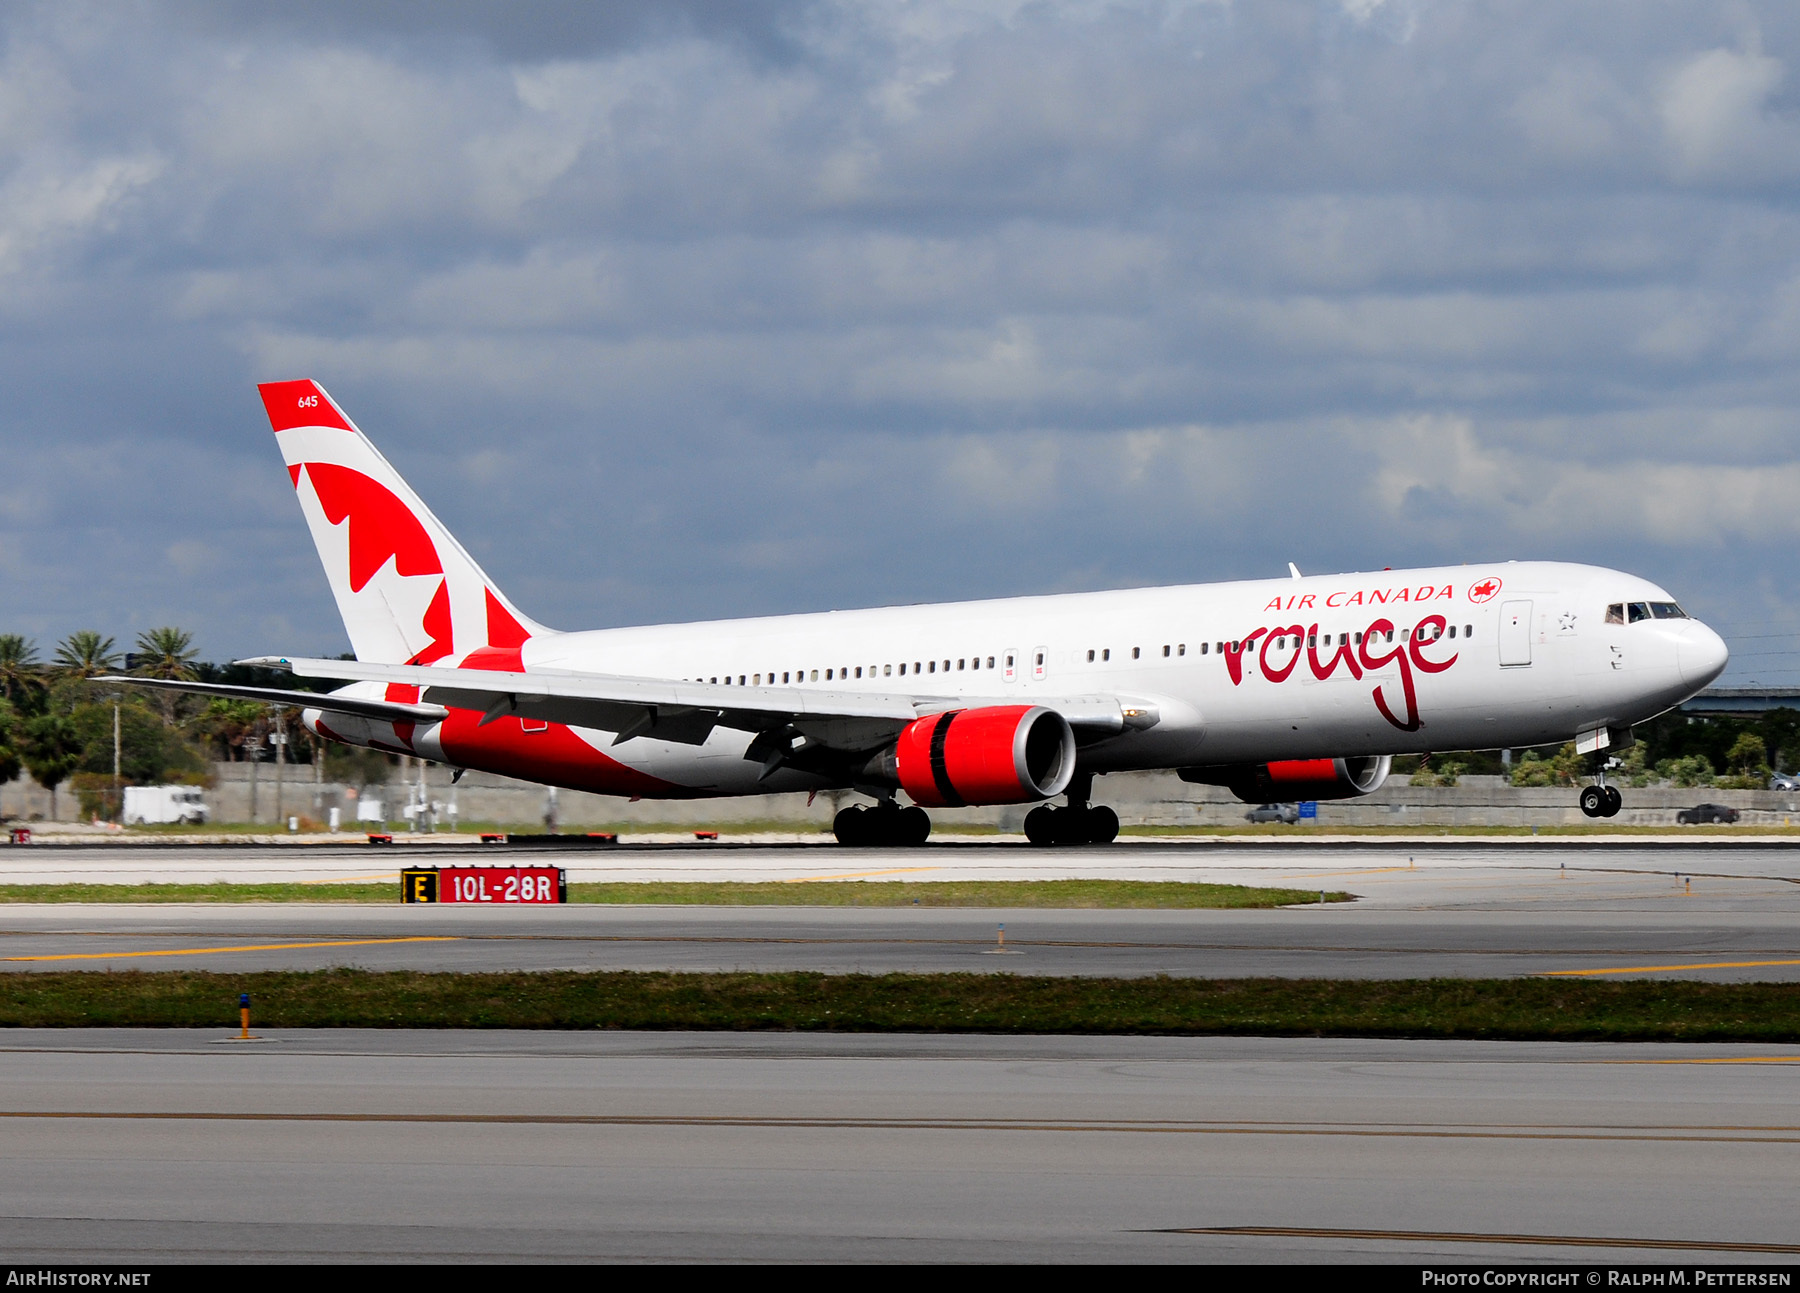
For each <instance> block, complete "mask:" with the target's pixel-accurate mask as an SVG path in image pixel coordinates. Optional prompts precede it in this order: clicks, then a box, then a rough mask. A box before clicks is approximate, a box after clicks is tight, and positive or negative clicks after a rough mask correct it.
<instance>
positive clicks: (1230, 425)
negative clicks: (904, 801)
mask: <svg viewBox="0 0 1800 1293" xmlns="http://www.w3.org/2000/svg"><path fill="white" fill-rule="evenodd" d="M271 10H277V12H276V13H275V15H274V16H271V14H270V12H269V11H271ZM1797 359H1800V6H1796V5H1794V4H1792V3H1791V0H1788V2H1786V3H1777V2H1771V3H1766V4H1757V3H1730V2H1726V3H1721V2H1720V0H1694V2H1688V0H1655V2H1654V3H1628V2H1627V0H1613V2H1610V3H1584V2H1583V0H1556V2H1555V3H1552V2H1550V0H1544V2H1543V3H1506V2H1505V0H1490V2H1487V3H1481V4H1476V3H1467V2H1462V0H1293V2H1291V3H1283V2H1282V0H1256V3H1226V2H1221V0H1197V2H1180V0H1169V2H1167V3H1125V2H1121V3H1090V2H1086V0H1081V2H1071V3H1054V2H1049V3H1015V2H1013V0H984V2H979V3H976V2H971V3H936V2H924V3H898V2H896V3H887V4H868V3H832V2H830V0H818V2H811V0H808V2H801V3H786V2H784V0H716V2H714V0H686V2H685V3H675V2H673V0H657V2H656V3H654V4H645V5H643V6H641V7H638V6H634V5H632V4H629V3H620V2H615V3H609V4H607V5H575V4H567V5H558V6H552V5H548V4H546V5H541V6H531V5H526V6H520V5H506V6H502V5H485V4H478V3H469V2H457V0H438V2H437V3H431V4H410V3H406V4H403V3H394V2H388V3H383V2H381V0H360V2H359V3H343V4H339V3H323V2H317V0H315V2H312V3H308V2H305V0H290V2H289V3H286V4H284V5H281V6H279V7H276V6H266V5H262V4H252V3H248V0H245V2H244V3H236V4H233V3H227V2H222V0H221V2H214V3H201V2H199V0H194V2H192V3H179V2H175V0H171V2H170V3H167V4H153V3H141V4H122V3H108V4H103V5H86V4H83V3H79V2H78V0H75V2H72V0H57V3H52V4H42V5H36V4H31V3H27V2H23V0H15V2H14V3H10V4H8V5H6V6H4V7H0V392H3V394H4V399H3V401H0V452H3V454H4V457H3V459H0V473H3V474H0V631H6V630H9V629H10V630H14V631H24V632H27V633H31V634H33V635H35V636H37V637H38V638H39V639H40V643H41V644H42V645H44V646H46V647H47V646H48V645H50V644H51V643H53V641H54V640H55V639H56V638H58V637H60V636H61V635H62V634H64V633H66V632H68V631H69V630H70V629H73V628H79V627H96V628H100V629H103V630H105V631H107V632H110V633H114V634H116V635H118V636H120V637H121V638H122V639H123V638H128V637H130V636H131V635H133V634H135V633H136V632H137V631H139V630H141V629H143V628H146V627H150V626H154V625H158V624H164V623H175V624H180V625H184V626H187V627H190V628H193V629H194V630H195V631H196V632H197V634H198V636H199V641H200V645H201V647H202V649H203V654H205V655H206V656H207V657H209V658H214V659H223V658H228V657H230V656H233V655H243V654H250V653H261V652H266V651H272V650H279V651H284V652H292V653H324V652H335V651H337V650H341V649H343V647H344V639H343V634H342V630H341V628H340V627H339V625H338V621H337V617H336V615H335V613H334V611H333V608H332V605H331V601H330V597H329V594H328V592H327V590H326V587H325V582H324V579H323V576H322V575H321V573H320V571H319V570H318V567H317V563H316V559H315V557H314V555H313V552H312V547H311V544H310V542H309V540H308V538H307V535H306V532H305V529H304V526H303V523H302V521H301V517H300V513H299V509H298V507H297V506H296V505H295V503H294V500H293V497H292V492H291V490H290V488H289V486H288V482H287V479H286V476H285V474H284V473H283V472H282V470H281V469H280V465H279V461H278V459H277V456H276V453H275V449H274V446H273V444H272V443H271V438H270V436H269V433H268V430H267V424H266V422H265V420H264V419H263V415H262V412H261V407H260V405H259V403H258V401H257V399H256V394H255V390H254V383H255V382H257V381H259V380H273V379H282V378H292V377H301V376H310V377H314V378H317V379H318V380H319V381H321V382H322V383H324V385H325V386H326V387H327V389H329V390H330V391H331V392H332V394H333V395H334V396H335V397H336V398H337V399H338V401H339V402H340V403H341V404H343V405H344V406H345V408H346V409H347V410H348V411H349V412H350V414H351V416H353V417H354V418H356V419H357V420H358V422H359V423H361V425H362V426H363V427H364V429H365V430H367V431H368V432H369V433H370V435H371V436H372V437H373V438H374V439H375V440H376V442H377V443H378V444H380V445H381V446H382V448H383V450H384V451H385V452H386V453H387V455H388V457H389V458H390V459H392V460H393V461H394V463H395V464H396V466H398V467H399V469H400V470H401V471H402V472H403V473H404V474H406V476H407V477H408V478H409V479H410V480H411V481H412V482H413V484H414V485H415V486H416V487H417V488H418V489H419V490H420V492H421V493H422V494H424V496H425V497H426V498H427V499H428V500H429V501H431V503H432V504H433V506H434V507H435V508H436V510H437V511H438V512H439V514H440V515H441V516H442V517H443V518H444V519H445V520H446V521H447V522H448V523H449V524H450V526H451V527H452V528H453V529H454V530H456V531H457V533H458V534H459V535H460V536H461V537H462V538H463V540H464V542H465V543H466V544H467V545H468V546H469V548H470V549H471V550H472V551H474V552H475V553H476V554H477V556H478V557H479V558H480V559H481V560H482V562H483V563H484V564H485V565H486V566H487V567H488V569H489V571H490V573H491V574H492V575H493V576H494V577H495V578H496V579H497V580H498V581H499V582H500V584H501V585H502V586H503V587H505V588H506V589H507V591H508V592H509V593H510V594H511V595H512V596H513V598H514V599H515V600H516V601H518V602H519V603H520V604H521V605H522V606H523V607H524V608H525V609H526V610H527V611H529V612H530V613H531V614H532V615H534V616H536V617H537V618H539V619H542V620H543V621H545V622H546V623H550V624H553V625H557V626H561V627H594V626H600V625H611V624H628V623H643V622H654V621H658V620H665V619H687V618H696V617H702V616H711V615H729V614H744V613H771V612H781V611H798V610H812V609H819V608H826V607H836V606H855V605H870V604H880V603H889V602H905V601H921V600H937V599H943V598H957V597H976V596H990V595H1002V594H1014V593H1032V592H1044V591H1058V590H1072V589H1089V588H1100V587H1108V586H1118V585H1131V584H1149V583H1166V582H1185V581H1198V580H1210V579H1226V578H1241V577H1251V576H1267V575H1277V574H1280V573H1282V572H1283V571H1284V569H1285V563H1286V562H1287V561H1290V560H1292V561H1295V562H1297V563H1298V564H1299V565H1300V566H1301V568H1302V569H1305V570H1308V571H1315V570H1316V571H1324V570H1333V569H1338V570H1343V569H1360V568H1370V567H1377V568H1378V567H1381V566H1400V565H1411V564H1424V563H1430V562H1462V561H1468V562H1473V563H1481V564H1486V563H1491V562H1494V561H1498V560H1504V559H1507V558H1513V557H1517V558H1532V557H1543V558H1560V559H1569V560H1581V561H1594V562H1600V563H1604V564H1609V565H1615V566H1619V567H1623V568H1625V569H1628V570H1632V571H1635V572H1638V573H1641V574H1644V575H1646V576H1648V577H1650V578H1653V579H1656V580H1658V581H1659V582H1661V583H1663V584H1665V585H1666V586H1667V587H1669V588H1670V589H1671V590H1673V591H1674V592H1675V593H1676V595H1677V596H1679V597H1680V598H1681V599H1682V600H1683V601H1684V602H1685V603H1687V604H1688V605H1689V607H1690V608H1691V609H1692V610H1694V611H1695V612H1696V613H1698V614H1700V615H1702V616H1704V617H1706V618H1708V619H1709V620H1711V621H1713V622H1714V623H1715V624H1717V625H1719V626H1720V627H1721V628H1722V629H1723V630H1724V631H1725V632H1726V635H1727V637H1728V638H1729V639H1730V640H1731V641H1732V642H1733V645H1734V649H1735V651H1736V658H1735V660H1734V663H1733V667H1732V671H1731V673H1730V674H1729V675H1728V677H1727V679H1726V681H1728V682H1738V683H1747V682H1752V681H1758V682H1768V683H1776V682H1785V683H1794V682H1800V657H1796V656H1795V655H1794V654H1793V653H1792V646H1791V644H1792V642H1793V639H1794V634H1795V632H1796V630H1797V629H1800V613H1797V611H1796V609H1795V607H1796V603H1795V585H1796V573H1797V565H1800V368H1797V366H1796V360H1797Z"/></svg>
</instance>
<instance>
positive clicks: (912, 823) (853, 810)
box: [831, 799, 931, 848]
mask: <svg viewBox="0 0 1800 1293" xmlns="http://www.w3.org/2000/svg"><path fill="white" fill-rule="evenodd" d="M831 832H832V834H834V835H836V836H837V840H838V843H839V844H849V845H854V846H857V847H861V848H910V847H915V846H917V845H920V844H923V843H924V842H925V841H926V840H927V839H929V838H931V815H930V814H929V813H927V812H926V811H925V810H924V809H923V808H920V807H919V806H918V805H917V804H914V805H913V806H912V807H910V808H902V807H900V806H899V805H898V804H896V803H895V802H894V801H893V800H892V799H884V800H882V801H881V802H880V803H878V804H876V805H875V806H874V807H873V808H864V807H862V806H861V805H860V804H853V805H851V806H850V807H849V808H846V809H844V810H842V811H841V812H839V813H838V815H837V816H836V817H834V818H833V819H832V821H831Z"/></svg>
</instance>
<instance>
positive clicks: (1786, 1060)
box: [1594, 1055, 1800, 1064]
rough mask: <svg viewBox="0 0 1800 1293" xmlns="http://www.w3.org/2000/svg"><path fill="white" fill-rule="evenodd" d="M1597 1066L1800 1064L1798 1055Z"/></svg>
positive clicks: (1623, 1062)
mask: <svg viewBox="0 0 1800 1293" xmlns="http://www.w3.org/2000/svg"><path fill="white" fill-rule="evenodd" d="M1594 1062H1595V1063H1597V1064H1800V1055H1722V1056H1717V1057H1715V1058H1712V1059H1704V1060H1596V1061H1594Z"/></svg>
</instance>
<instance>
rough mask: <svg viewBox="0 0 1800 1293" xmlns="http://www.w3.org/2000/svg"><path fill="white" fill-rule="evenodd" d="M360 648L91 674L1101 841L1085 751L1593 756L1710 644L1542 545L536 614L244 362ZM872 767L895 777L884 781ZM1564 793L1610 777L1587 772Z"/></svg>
mask: <svg viewBox="0 0 1800 1293" xmlns="http://www.w3.org/2000/svg"><path fill="white" fill-rule="evenodd" d="M259 389H260V390H261V392H262V397H263V402H264V404H265V406H266V407H267V409H268V412H269V418H270V421H271V423H272V425H273V426H274V429H275V434H276V440H277V442H278V443H279V444H280V446H281V453H282V457H283V458H284V459H285V460H286V462H287V468H288V475H289V476H290V477H291V478H292V480H293V483H294V488H295V490H296V492H297V493H298V495H299V499H300V509H301V511H302V512H303V513H304V514H305V516H306V522H307V525H308V526H309V527H310V528H311V530H312V536H313V541H314V543H315V544H317V546H318V550H319V556H320V558H321V559H322V560H323V562H324V564H325V573H326V577H327V578H328V579H329V580H330V583H331V591H332V593H333V595H334V596H335V597H336V598H337V604H338V609H339V611H340V612H341V613H342V615H343V618H344V626H345V628H346V629H347V630H348V632H349V636H350V642H351V645H352V646H353V647H354V648H355V651H356V659H355V661H353V662H352V661H341V660H315V659H289V658H286V657H269V658H263V659H258V660H255V661H247V662H246V663H254V664H264V665H273V666H278V667H280V668H282V669H286V670H289V671H291V672H293V673H294V674H296V675H299V676H301V677H307V678H327V679H337V680H341V681H344V682H346V683H348V685H347V686H344V687H343V688H341V689H340V690H338V691H335V692H332V693H330V694H329V695H322V694H319V693H315V692H300V691H286V690H280V689H274V688H258V687H230V686H220V685H210V684H201V683H172V682H164V683H155V682H151V681H149V680H145V679H114V680H113V681H130V682H138V683H142V684H143V685H146V686H162V687H169V688H174V689H176V690H186V691H195V692H202V693H208V694H220V695H230V696H239V697H247V698H250V699H256V700H265V701H271V702H277V703H282V704H288V705H295V706H299V707H302V708H303V709H304V714H305V717H304V721H305V723H306V726H307V727H308V728H309V729H310V730H312V731H313V732H315V733H317V734H319V735H320V736H325V737H329V738H331V739H333V740H337V741H342V742H345V743H347V744H351V745H364V746H372V747H374V748H376V749H380V750H387V751H390V752H395V753H403V754H412V755H419V756H422V757H424V758H426V759H429V760H433V761H435V762H439V763H444V764H449V765H451V766H453V767H457V768H478V769H483V770H485V771H489V772H497V773H503V774H505V775H507V776H510V777H519V778H523V779H526V780H530V781H537V782H542V783H545V784H548V785H555V786H565V787H571V788H574V789H578V790H588V791H595V792H598V793H601V794H610V795H628V796H632V797H634V798H637V797H642V798H670V799H675V798H704V797H708V796H718V795H749V794H775V793H780V792H784V791H800V790H804V791H817V790H827V789H840V788H853V789H854V790H857V791H860V792H862V793H864V794H867V795H868V796H870V797H871V798H872V799H873V800H874V801H875V803H874V806H873V807H871V808H862V807H854V808H848V809H845V810H844V811H843V812H841V813H840V814H839V815H838V818H837V821H836V823H835V829H836V833H837V837H838V838H839V840H841V841H843V842H845V843H863V844H872V843H891V844H917V843H923V842H924V840H925V838H926V837H927V835H928V834H929V833H930V830H931V821H930V818H929V817H928V815H927V814H926V812H925V811H924V810H925V809H927V808H957V807H962V806H965V805H971V804H1015V803H1034V802H1039V801H1046V800H1051V799H1054V798H1057V797H1059V796H1066V797H1067V806H1066V807H1054V808H1053V807H1050V806H1049V805H1048V804H1044V805H1042V806H1040V807H1039V808H1037V809H1034V810H1033V811H1032V812H1031V813H1030V814H1028V815H1027V817H1026V819H1025V830H1026V834H1027V835H1028V836H1029V837H1030V838H1031V840H1032V842H1033V843H1038V844H1047V843H1104V842H1107V841H1110V840H1111V839H1112V838H1113V837H1114V836H1115V835H1116V834H1117V832H1118V817H1117V815H1116V814H1114V813H1113V812H1112V810H1110V809H1108V808H1105V807H1103V806H1096V805H1091V804H1090V803H1089V799H1090V795H1091V791H1092V786H1093V779H1094V777H1095V776H1096V775H1098V774H1102V773H1107V772H1121V771H1126V770H1130V769H1151V768H1156V769H1175V770H1177V771H1178V772H1179V774H1180V776H1181V777H1182V778H1183V779H1185V780H1188V781H1192V782H1200V783H1206V784H1213V785H1223V786H1228V787H1230V788H1231V789H1232V790H1233V791H1234V792H1235V793H1236V794H1238V795H1239V796H1240V797H1241V798H1243V799H1245V800H1248V801H1258V800H1264V799H1280V800H1303V799H1334V798H1349V797H1353V796H1356V795H1365V794H1368V793H1370V792H1371V791H1373V790H1375V789H1377V788H1378V787H1379V786H1380V785H1381V784H1382V782H1383V780H1385V778H1386V777H1387V775H1388V767H1389V764H1390V762H1391V760H1392V757H1393V756H1394V755H1396V754H1416V753H1423V752H1428V751H1435V750H1467V749H1497V748H1504V747H1519V746H1531V745H1543V744H1549V743H1554V742H1564V741H1568V740H1571V739H1574V740H1575V741H1576V742H1577V743H1578V745H1579V748H1580V749H1581V750H1582V751H1583V752H1586V753H1592V754H1595V755H1596V756H1598V757H1597V758H1596V763H1597V764H1600V763H1602V761H1603V759H1604V757H1605V756H1604V753H1603V752H1604V751H1606V750H1609V749H1614V748H1617V747H1619V746H1621V745H1624V744H1627V743H1629V741H1630V739H1631V736H1630V733H1631V725H1632V724H1633V723H1638V722H1642V721H1644V720H1646V719H1649V718H1651V717H1653V716H1655V715H1657V714H1659V713H1662V712H1663V711H1664V710H1667V709H1669V708H1670V707H1672V706H1674V705H1677V704H1679V703H1680V702H1681V701H1683V700H1685V699H1687V698H1688V697H1689V696H1692V695H1693V694H1694V693H1695V692H1697V691H1699V690H1700V689H1701V688H1703V687H1705V686H1706V685H1707V684H1708V683H1710V682H1711V681H1712V680H1713V679H1714V678H1716V677H1718V675H1719V673H1720V672H1721V671H1722V670H1723V669H1724V667H1725V662H1726V659H1727V652H1726V648H1725V644H1724V642H1723V641H1722V640H1721V639H1720V637H1719V635H1718V634H1717V633H1714V632H1713V631H1712V630H1711V629H1710V628H1708V627H1706V626H1705V625H1704V624H1701V623H1700V622H1698V621H1697V620H1694V619H1691V618H1689V617H1688V616H1687V615H1686V614H1684V613H1683V611H1682V610H1681V608H1680V607H1679V606H1678V605H1677V604H1676V601H1675V599H1674V598H1673V597H1672V596H1670V595H1669V593H1667V592H1665V591H1664V590H1663V589H1661V588H1659V587H1657V586H1656V585H1655V584H1652V583H1649V582H1648V581H1646V580H1643V579H1640V578H1638V577H1637V576H1635V575H1627V574H1622V573H1620V572H1619V571H1616V570H1606V569H1602V568H1600V567H1596V566H1582V565H1571V564H1564V563H1559V562H1535V561H1534V562H1502V563H1498V564H1495V565H1488V566H1462V567H1448V568H1431V569H1421V570H1382V571H1375V572H1368V573H1361V574H1343V575H1326V576H1311V577H1304V578H1303V577H1301V575H1300V573H1299V571H1298V570H1294V569H1293V567H1292V566H1290V567H1289V569H1290V571H1291V572H1292V577H1291V578H1288V579H1276V580H1263V581H1250V582H1241V583H1225V584H1193V585H1185V586H1181V587H1173V588H1139V589H1127V590H1121V591H1117V592H1101V593H1074V594H1064V595H1058V596H1048V597H1016V598H1009V599H1004V600H998V601H984V602H955V603H947V604H942V605H931V606H894V607H884V608H881V609H876V610H858V611H832V612H827V613H824V614H815V615H784V616H774V617H769V618H766V619H746V620H717V621H710V622H704V623H697V624H667V625H657V626H654V627H644V628H624V629H602V630H596V631H590V632H573V633H571V632H558V631H556V630H552V629H547V628H545V627H544V626H542V625H541V624H538V623H536V622H535V621H533V620H531V619H528V618H527V617H526V616H525V615H523V614H522V613H521V612H520V611H519V610H518V609H517V608H516V607H515V606H514V605H513V604H512V602H510V601H509V600H508V599H507V598H506V596H505V595H504V594H503V593H501V592H500V590H499V589H498V588H496V587H495V586H494V583H493V581H492V580H490V579H489V578H488V577H487V575H486V574H484V573H483V572H482V570H481V568H480V567H479V566H478V565H476V563H475V561H474V560H473V559H472V558H471V557H470V556H469V554H468V552H467V551H465V550H464V549H463V547H462V545H461V544H459V543H458V542H457V541H456V540H455V539H454V538H453V537H452V536H451V534H450V532H449V531H448V530H446V529H445V528H444V526H443V524H442V523H441V522H439V520H438V519H437V517H435V516H434V515H432V513H431V511H430V510H429V509H428V508H427V507H426V506H425V504H424V503H423V502H421V501H420V499H419V497H418V496H417V495H416V494H414V493H413V491H412V490H411V489H410V488H409V487H408V486H407V484H406V482H405V481H403V480H402V479H401V478H400V475H399V473H397V472H396V471H395V470H394V469H393V468H392V467H391V466H389V464H388V462H387V460H386V459H385V458H383V457H382V456H381V454H380V453H378V452H377V451H376V449H375V447H374V445H372V444H371V443H370V442H369V439H368V437H367V436H365V435H363V434H362V432H361V431H360V430H358V429H357V427H356V425H355V424H354V423H353V422H351V421H350V419H349V418H348V417H347V416H346V415H345V414H344V412H343V411H342V410H341V409H340V408H339V407H338V406H337V404H336V403H335V402H334V401H333V400H332V398H331V397H330V396H329V395H327V394H326V393H325V391H324V389H323V388H321V387H320V386H318V385H317V384H316V383H314V382H310V381H298V382H274V383H270V384H267V385H264V386H262V387H260V388H259ZM897 792H904V794H905V796H906V798H907V799H908V800H910V801H911V806H909V807H905V808H902V807H901V806H900V805H899V803H898V802H897ZM1581 806H1582V809H1583V811H1585V812H1586V813H1587V814H1588V815H1589V816H1611V815H1613V814H1614V813H1616V812H1618V810H1619V806H1620V796H1619V792H1618V791H1617V789H1615V788H1613V787H1610V786H1607V785H1606V784H1605V773H1604V769H1603V767H1602V768H1600V770H1599V771H1598V773H1597V779H1596V784H1594V785H1591V786H1588V787H1586V788H1585V789H1583V790H1582V792H1581Z"/></svg>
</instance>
